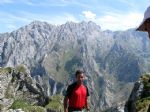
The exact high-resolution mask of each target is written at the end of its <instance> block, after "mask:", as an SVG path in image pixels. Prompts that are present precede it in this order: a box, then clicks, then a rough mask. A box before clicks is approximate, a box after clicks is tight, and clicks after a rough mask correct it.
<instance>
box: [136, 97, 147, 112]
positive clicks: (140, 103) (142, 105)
mask: <svg viewBox="0 0 150 112" xmlns="http://www.w3.org/2000/svg"><path fill="white" fill-rule="evenodd" d="M149 104H150V97H146V98H142V99H139V100H137V101H136V110H137V111H141V110H142V112H147V109H148V107H149Z"/></svg>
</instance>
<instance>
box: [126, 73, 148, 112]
mask: <svg viewBox="0 0 150 112" xmlns="http://www.w3.org/2000/svg"><path fill="white" fill-rule="evenodd" d="M149 109H150V74H145V75H143V76H141V78H140V80H139V81H138V82H136V83H135V84H134V88H133V90H132V92H131V95H130V97H129V99H128V101H127V102H126V106H125V112H149Z"/></svg>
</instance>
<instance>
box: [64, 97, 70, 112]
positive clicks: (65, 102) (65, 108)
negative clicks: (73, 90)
mask: <svg viewBox="0 0 150 112" xmlns="http://www.w3.org/2000/svg"><path fill="white" fill-rule="evenodd" d="M68 100H69V99H68V97H67V96H65V98H64V112H68Z"/></svg>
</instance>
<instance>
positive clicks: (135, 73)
mask: <svg viewBox="0 0 150 112" xmlns="http://www.w3.org/2000/svg"><path fill="white" fill-rule="evenodd" d="M147 39H148V38H147V35H146V34H145V33H140V32H135V31H134V29H130V30H127V31H116V32H112V31H102V30H101V28H100V26H98V25H96V24H95V23H93V22H81V23H73V22H67V23H66V24H63V25H60V26H54V25H51V24H48V23H46V22H39V21H34V22H32V23H31V24H29V25H26V26H24V27H22V28H20V29H18V30H16V31H13V32H11V33H5V34H0V66H1V67H6V66H11V67H16V66H18V65H20V64H23V65H25V66H26V67H27V69H28V70H29V71H30V73H31V76H32V77H34V78H35V79H36V80H37V81H38V82H39V83H40V84H42V85H45V86H43V88H44V91H45V92H44V93H45V94H46V95H48V96H51V95H53V94H57V93H59V94H63V93H64V88H65V87H66V85H67V84H68V82H70V80H72V79H73V78H74V73H75V71H76V70H77V69H83V70H84V71H85V72H86V81H85V82H86V84H87V85H88V87H89V90H90V94H91V107H92V109H93V110H94V111H95V112H99V111H100V110H105V109H107V108H108V107H111V106H116V105H118V103H121V102H123V101H125V100H126V99H127V97H128V96H129V93H130V91H131V89H132V87H133V82H134V81H136V80H137V79H138V78H139V76H140V75H141V74H142V73H144V72H149V71H150V62H149V61H147V60H149V59H150V49H149V48H150V42H149V41H148V40H147ZM39 76H40V77H42V78H39Z"/></svg>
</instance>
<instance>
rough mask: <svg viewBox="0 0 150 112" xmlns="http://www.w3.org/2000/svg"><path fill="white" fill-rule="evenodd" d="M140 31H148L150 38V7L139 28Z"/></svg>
mask: <svg viewBox="0 0 150 112" xmlns="http://www.w3.org/2000/svg"><path fill="white" fill-rule="evenodd" d="M137 30H138V31H146V32H148V34H149V38H150V6H149V7H148V8H147V10H146V11H145V13H144V18H143V21H142V23H141V24H140V26H139V27H138V28H137Z"/></svg>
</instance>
